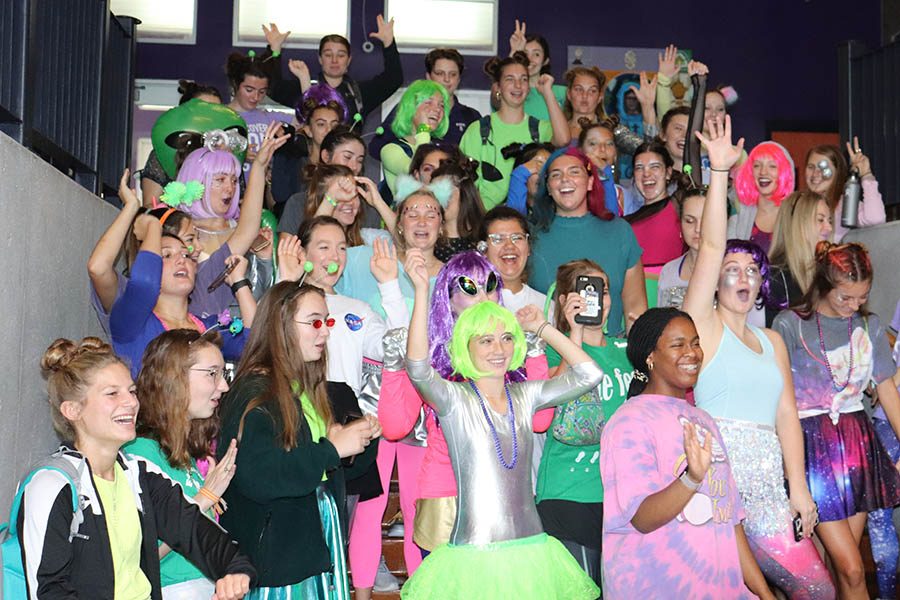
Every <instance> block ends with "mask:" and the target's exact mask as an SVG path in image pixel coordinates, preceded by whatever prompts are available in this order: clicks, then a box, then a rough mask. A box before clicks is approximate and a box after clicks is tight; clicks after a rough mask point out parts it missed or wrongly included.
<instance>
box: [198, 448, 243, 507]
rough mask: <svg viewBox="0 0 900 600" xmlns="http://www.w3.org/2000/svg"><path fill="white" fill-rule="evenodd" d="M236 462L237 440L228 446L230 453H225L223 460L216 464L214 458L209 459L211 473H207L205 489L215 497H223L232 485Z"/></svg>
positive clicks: (204, 483)
mask: <svg viewBox="0 0 900 600" xmlns="http://www.w3.org/2000/svg"><path fill="white" fill-rule="evenodd" d="M236 460H237V440H231V443H230V444H229V445H228V451H226V452H225V455H224V456H223V457H222V460H220V461H219V462H218V463H216V461H215V460H214V459H213V458H212V457H210V458H209V471H207V473H206V478H205V480H204V481H203V487H205V488H206V489H207V490H209V491H210V492H212V494H213V495H214V496H219V497H221V496H222V494H224V493H225V490H227V489H228V485H229V484H230V483H231V480H232V478H233V477H234V474H235V471H236V470H237V466H236V465H235V461H236Z"/></svg>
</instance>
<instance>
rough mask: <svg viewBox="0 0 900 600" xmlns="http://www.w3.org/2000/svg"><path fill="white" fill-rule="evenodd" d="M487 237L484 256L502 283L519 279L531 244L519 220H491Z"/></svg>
mask: <svg viewBox="0 0 900 600" xmlns="http://www.w3.org/2000/svg"><path fill="white" fill-rule="evenodd" d="M487 237H488V239H487V253H486V254H485V258H487V259H488V261H490V263H491V264H492V265H494V268H496V269H497V271H499V272H500V276H501V277H503V284H504V285H506V286H507V287H509V286H510V285H512V284H515V283H516V282H518V281H521V279H522V274H523V273H524V272H525V266H526V265H527V264H528V257H529V256H530V255H531V244H530V243H529V240H528V238H527V234H526V232H525V231H524V230H523V229H522V225H521V224H520V223H519V221H517V220H516V219H502V220H496V221H492V222H491V224H490V225H488V230H487Z"/></svg>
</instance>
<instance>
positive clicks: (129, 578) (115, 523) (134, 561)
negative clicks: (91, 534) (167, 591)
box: [94, 461, 152, 600]
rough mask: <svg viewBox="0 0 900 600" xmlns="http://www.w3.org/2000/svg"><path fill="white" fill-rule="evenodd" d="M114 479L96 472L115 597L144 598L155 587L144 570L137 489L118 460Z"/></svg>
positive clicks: (96, 484)
mask: <svg viewBox="0 0 900 600" xmlns="http://www.w3.org/2000/svg"><path fill="white" fill-rule="evenodd" d="M114 469H115V471H114V472H115V479H114V480H113V481H107V480H106V479H103V478H101V477H98V476H96V475H94V487H95V488H97V494H98V495H99V496H100V502H101V503H102V504H103V517H104V519H105V520H106V531H107V533H108V535H109V550H110V553H111V554H112V562H113V573H114V575H113V578H114V580H115V586H114V588H115V592H114V593H115V597H116V598H117V599H121V600H145V599H147V598H149V597H150V593H151V591H152V589H151V587H150V581H149V580H148V579H147V576H146V575H144V572H143V571H142V570H141V542H142V540H143V534H142V532H141V519H140V517H139V516H138V510H137V503H136V502H135V501H134V491H133V490H132V489H131V484H130V483H129V482H128V477H127V476H126V475H125V471H124V470H123V469H122V465H120V464H119V463H118V461H117V462H116V464H115V467H114Z"/></svg>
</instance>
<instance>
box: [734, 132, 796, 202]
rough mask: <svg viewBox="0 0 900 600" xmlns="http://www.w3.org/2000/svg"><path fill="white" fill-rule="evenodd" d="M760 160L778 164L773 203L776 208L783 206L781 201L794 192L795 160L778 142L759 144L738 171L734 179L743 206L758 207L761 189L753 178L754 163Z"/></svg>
mask: <svg viewBox="0 0 900 600" xmlns="http://www.w3.org/2000/svg"><path fill="white" fill-rule="evenodd" d="M760 158H771V159H773V160H774V161H775V162H776V163H778V187H776V188H775V193H774V194H772V202H774V203H775V206H781V201H782V200H784V199H785V198H786V197H787V195H788V194H790V193H791V192H793V191H794V160H793V159H792V158H791V155H790V153H789V152H788V151H787V149H786V148H785V147H784V146H782V145H781V144H779V143H778V142H772V141H768V142H762V143H761V144H757V145H756V147H755V148H753V150H751V151H750V155H749V156H748V157H747V160H746V161H745V162H744V164H743V165H741V168H740V169H738V172H737V175H735V177H734V187H735V189H736V190H737V195H738V199H739V200H740V201H741V204H746V205H747V206H756V203H757V202H759V189H758V188H757V187H756V179H755V178H754V177H753V161H755V160H758V159H760Z"/></svg>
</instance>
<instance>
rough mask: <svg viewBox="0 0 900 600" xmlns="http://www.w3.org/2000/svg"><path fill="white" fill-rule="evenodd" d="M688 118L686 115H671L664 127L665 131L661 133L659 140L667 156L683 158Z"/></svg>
mask: <svg viewBox="0 0 900 600" xmlns="http://www.w3.org/2000/svg"><path fill="white" fill-rule="evenodd" d="M687 128H688V117H687V115H673V116H672V118H671V119H669V122H668V124H667V125H666V130H665V131H663V132H662V135H661V136H660V138H661V139H662V141H663V142H664V143H665V145H666V150H668V151H669V156H673V157H681V156H684V138H685V135H686V134H687Z"/></svg>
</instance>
